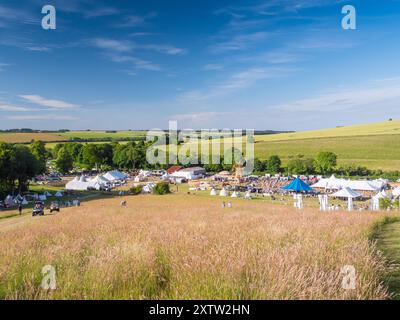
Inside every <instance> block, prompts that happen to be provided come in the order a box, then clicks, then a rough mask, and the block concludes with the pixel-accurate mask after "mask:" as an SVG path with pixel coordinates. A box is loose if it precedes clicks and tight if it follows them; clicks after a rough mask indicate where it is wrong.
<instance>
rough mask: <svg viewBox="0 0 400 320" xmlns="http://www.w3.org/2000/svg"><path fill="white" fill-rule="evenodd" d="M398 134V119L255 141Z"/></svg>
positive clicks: (261, 136) (284, 134)
mask: <svg viewBox="0 0 400 320" xmlns="http://www.w3.org/2000/svg"><path fill="white" fill-rule="evenodd" d="M396 134H400V120H393V121H384V122H376V123H370V124H362V125H354V126H346V127H337V128H329V129H322V130H312V131H302V132H293V133H280V134H272V135H271V134H270V135H259V136H257V137H256V140H257V141H282V140H283V141H287V140H300V139H315V138H340V137H355V136H370V135H396Z"/></svg>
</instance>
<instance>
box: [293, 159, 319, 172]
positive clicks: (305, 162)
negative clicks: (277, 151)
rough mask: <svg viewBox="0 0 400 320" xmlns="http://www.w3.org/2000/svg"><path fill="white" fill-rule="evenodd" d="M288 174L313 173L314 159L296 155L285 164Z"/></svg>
mask: <svg viewBox="0 0 400 320" xmlns="http://www.w3.org/2000/svg"><path fill="white" fill-rule="evenodd" d="M287 168H288V173H289V174H313V173H314V172H315V166H314V159H309V158H303V157H302V156H297V157H296V158H294V159H291V160H289V162H288V164H287Z"/></svg>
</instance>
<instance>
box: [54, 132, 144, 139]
mask: <svg viewBox="0 0 400 320" xmlns="http://www.w3.org/2000/svg"><path fill="white" fill-rule="evenodd" d="M60 135H61V136H63V137H65V138H68V139H73V138H79V139H107V138H110V139H114V140H115V139H117V140H118V139H124V138H137V137H143V136H145V135H146V131H116V132H106V131H69V132H63V133H60Z"/></svg>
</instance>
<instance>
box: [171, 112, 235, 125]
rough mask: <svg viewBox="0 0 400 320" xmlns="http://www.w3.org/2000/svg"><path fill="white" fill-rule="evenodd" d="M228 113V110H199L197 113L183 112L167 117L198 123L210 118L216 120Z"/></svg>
mask: <svg viewBox="0 0 400 320" xmlns="http://www.w3.org/2000/svg"><path fill="white" fill-rule="evenodd" d="M227 114H229V113H228V112H199V113H185V114H176V115H172V116H170V117H169V118H170V119H174V120H177V121H182V122H186V121H189V122H195V123H196V124H199V123H208V122H210V121H211V120H216V119H217V118H219V117H222V116H226V115H227Z"/></svg>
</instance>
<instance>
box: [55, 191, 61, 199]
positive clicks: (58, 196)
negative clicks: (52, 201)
mask: <svg viewBox="0 0 400 320" xmlns="http://www.w3.org/2000/svg"><path fill="white" fill-rule="evenodd" d="M54 196H55V197H57V198H61V197H62V196H63V194H62V191H61V190H58V191H57V193H56V194H55V195H54Z"/></svg>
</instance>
